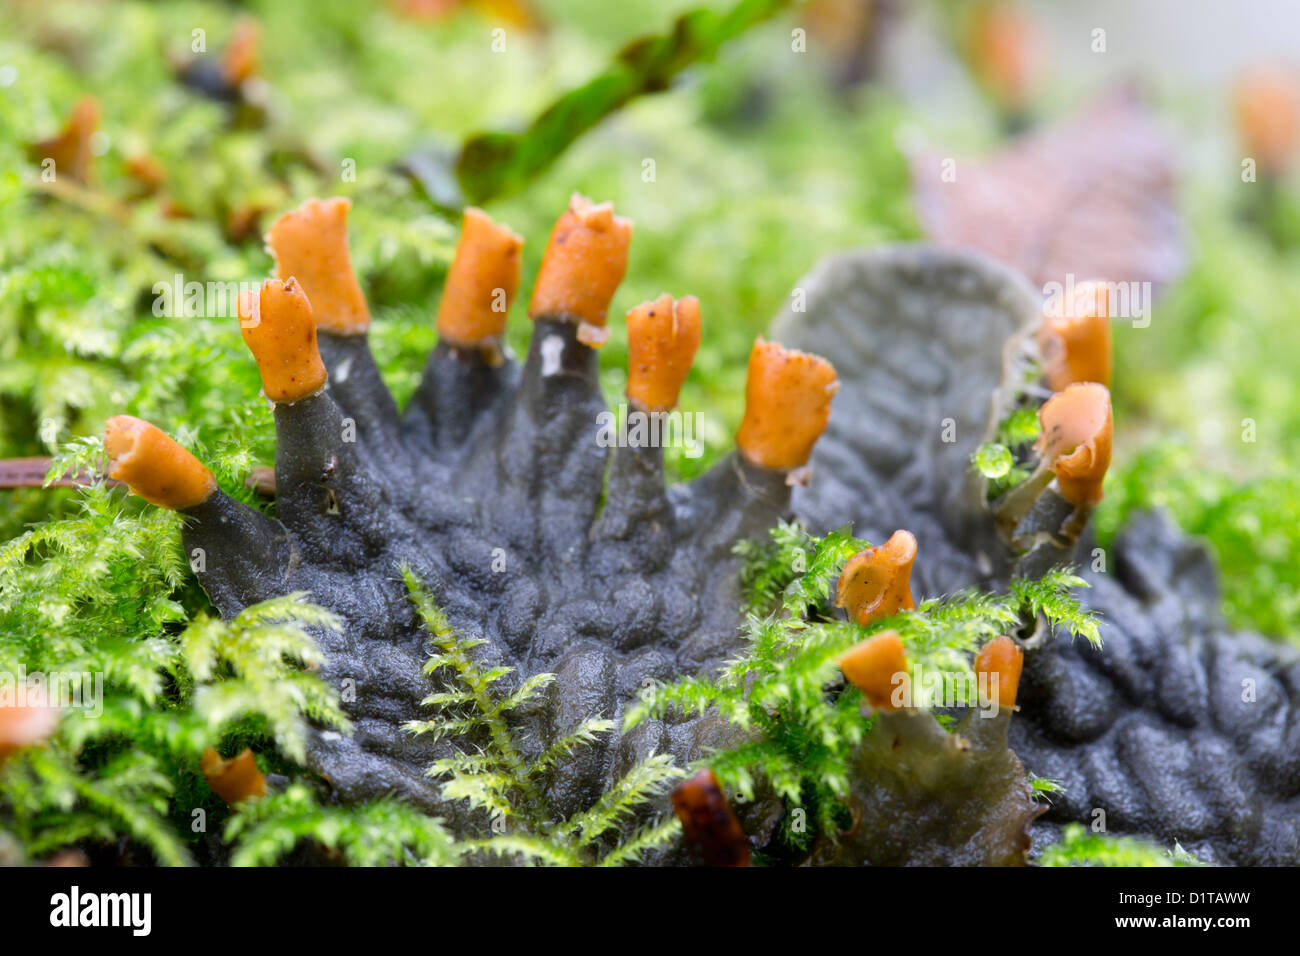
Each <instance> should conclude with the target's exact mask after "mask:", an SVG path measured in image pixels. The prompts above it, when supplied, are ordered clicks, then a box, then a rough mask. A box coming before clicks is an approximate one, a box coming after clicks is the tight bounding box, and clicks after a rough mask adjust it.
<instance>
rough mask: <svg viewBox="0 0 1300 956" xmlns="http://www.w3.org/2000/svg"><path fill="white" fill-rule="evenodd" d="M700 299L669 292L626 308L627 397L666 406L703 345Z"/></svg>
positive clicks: (640, 404) (650, 407)
mask: <svg viewBox="0 0 1300 956" xmlns="http://www.w3.org/2000/svg"><path fill="white" fill-rule="evenodd" d="M700 334H701V333H700V302H699V300H698V299H697V298H695V296H693V295H688V296H686V297H685V298H682V299H678V300H677V301H676V302H674V301H673V297H672V296H671V295H669V294H668V293H667V292H665V293H664V294H663V295H661V296H660V297H659V298H657V299H655V300H654V301H653V302H642V303H641V304H640V305H638V306H637V307H636V308H634V309H632V311H630V312H628V314H627V355H628V358H627V397H628V398H629V399H630V400H631V401H632V403H633V405H635V406H636V407H637V408H639V409H641V410H643V411H651V412H666V411H668V410H669V409H671V408H673V407H674V406H675V405H676V404H677V394H678V393H679V392H680V391H681V388H682V383H683V382H685V381H686V375H687V373H688V372H690V370H691V363H692V362H693V361H695V352H696V350H698V349H699V347H700Z"/></svg>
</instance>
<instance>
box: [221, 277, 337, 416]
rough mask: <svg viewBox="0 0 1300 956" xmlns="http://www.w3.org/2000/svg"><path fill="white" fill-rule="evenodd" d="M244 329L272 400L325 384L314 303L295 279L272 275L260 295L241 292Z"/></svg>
mask: <svg viewBox="0 0 1300 956" xmlns="http://www.w3.org/2000/svg"><path fill="white" fill-rule="evenodd" d="M239 330H240V332H241V333H242V334H243V336H244V342H245V343H246V344H247V345H248V350H249V351H250V352H252V353H253V358H255V359H256V360H257V368H258V370H259V371H260V372H261V373H262V391H263V392H265V393H266V397H267V398H269V399H270V400H271V401H273V402H296V401H297V400H298V399H300V398H306V397H307V396H308V395H314V394H316V393H317V392H319V391H320V390H321V389H322V388H324V387H325V380H326V373H325V363H324V362H322V361H321V357H320V350H319V348H318V347H317V344H316V322H315V319H314V318H313V309H312V306H311V303H310V302H309V301H308V300H307V296H306V294H305V293H304V292H303V290H302V287H301V286H300V285H298V283H297V281H296V280H295V279H293V278H289V279H286V280H285V281H283V282H281V281H280V280H279V279H267V280H266V282H264V283H263V284H262V289H261V292H260V293H259V294H258V296H257V297H256V298H254V296H253V294H252V293H244V294H243V295H241V296H240V297H239Z"/></svg>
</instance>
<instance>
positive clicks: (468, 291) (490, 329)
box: [438, 206, 524, 346]
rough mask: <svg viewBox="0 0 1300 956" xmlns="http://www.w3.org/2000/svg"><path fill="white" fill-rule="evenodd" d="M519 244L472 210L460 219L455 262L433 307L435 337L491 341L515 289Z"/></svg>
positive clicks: (506, 231)
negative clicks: (436, 314)
mask: <svg viewBox="0 0 1300 956" xmlns="http://www.w3.org/2000/svg"><path fill="white" fill-rule="evenodd" d="M523 248H524V240H523V239H522V238H520V237H519V236H517V235H516V234H515V233H513V232H511V231H510V230H509V229H508V228H506V227H505V226H502V225H499V224H498V223H495V222H493V221H492V220H491V219H490V218H489V217H488V215H487V213H485V212H483V210H481V209H475V208H473V207H472V206H471V207H470V208H468V209H466V210H465V215H464V217H463V219H462V220H461V228H460V241H459V242H458V243H457V244H456V258H455V259H453V260H452V263H451V268H450V269H449V270H448V271H447V282H446V285H444V286H443V290H442V302H441V303H440V304H439V305H438V337H439V338H440V339H444V340H446V341H447V342H449V343H450V344H452V345H462V346H477V345H484V344H488V343H490V342H494V341H495V340H497V339H499V338H500V337H501V335H502V333H504V332H505V329H506V311H507V310H508V309H509V308H510V304H511V303H512V302H513V301H514V299H515V293H516V292H517V291H518V290H519V270H520V266H521V264H522V256H521V252H522V250H523Z"/></svg>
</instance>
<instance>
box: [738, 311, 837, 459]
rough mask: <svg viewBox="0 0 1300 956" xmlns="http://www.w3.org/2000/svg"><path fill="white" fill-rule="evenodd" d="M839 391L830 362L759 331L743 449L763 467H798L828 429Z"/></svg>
mask: <svg viewBox="0 0 1300 956" xmlns="http://www.w3.org/2000/svg"><path fill="white" fill-rule="evenodd" d="M839 390H840V383H839V381H838V379H836V377H835V369H834V368H832V367H831V363H830V362H828V361H826V360H825V359H824V358H821V357H820V356H817V355H810V354H808V353H807V352H800V351H798V350H797V349H787V348H785V347H783V346H782V345H781V344H780V343H778V342H768V341H765V340H764V339H763V338H762V337H761V336H760V337H759V339H758V340H757V341H756V342H755V343H754V347H753V349H751V350H750V353H749V371H748V377H747V378H746V380H745V415H744V418H742V419H741V422H740V430H739V431H738V432H737V433H736V445H737V446H738V447H739V448H740V451H741V454H743V455H744V456H745V457H746V458H747V459H749V460H750V461H751V462H753V463H754V464H756V465H761V466H762V467H764V468H779V469H789V468H801V467H803V466H804V465H806V464H807V463H808V458H809V456H811V455H812V448H813V445H814V444H815V443H816V442H817V439H818V438H820V437H821V434H822V432H824V431H825V430H826V423H827V422H828V421H829V420H830V417H831V399H832V398H834V397H835V393H836V392H838V391H839Z"/></svg>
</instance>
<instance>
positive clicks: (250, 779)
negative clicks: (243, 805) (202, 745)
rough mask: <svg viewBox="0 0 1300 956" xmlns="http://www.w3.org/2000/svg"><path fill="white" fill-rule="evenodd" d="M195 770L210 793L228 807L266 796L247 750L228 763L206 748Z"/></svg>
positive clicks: (263, 781) (255, 765) (250, 752)
mask: <svg viewBox="0 0 1300 956" xmlns="http://www.w3.org/2000/svg"><path fill="white" fill-rule="evenodd" d="M199 768H200V769H201V770H202V771H203V777H204V779H205V780H207V781H208V786H209V787H211V788H212V792H213V793H215V794H216V795H217V796H219V797H220V798H221V799H222V800H224V801H225V802H226V803H227V804H229V805H230V806H234V805H235V804H237V803H240V802H242V801H244V800H247V799H248V798H249V797H264V796H266V778H265V777H263V776H262V771H260V770H258V769H257V761H256V760H255V759H254V758H253V751H251V750H249V749H248V748H247V747H245V748H244V749H243V750H242V751H241V752H240V753H239V754H238V755H236V756H234V757H231V758H230V759H229V760H223V759H222V757H221V755H220V754H219V753H217V752H216V750H214V749H213V748H211V747H208V748H207V749H206V750H204V751H203V757H202V758H201V759H200V761H199Z"/></svg>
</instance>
